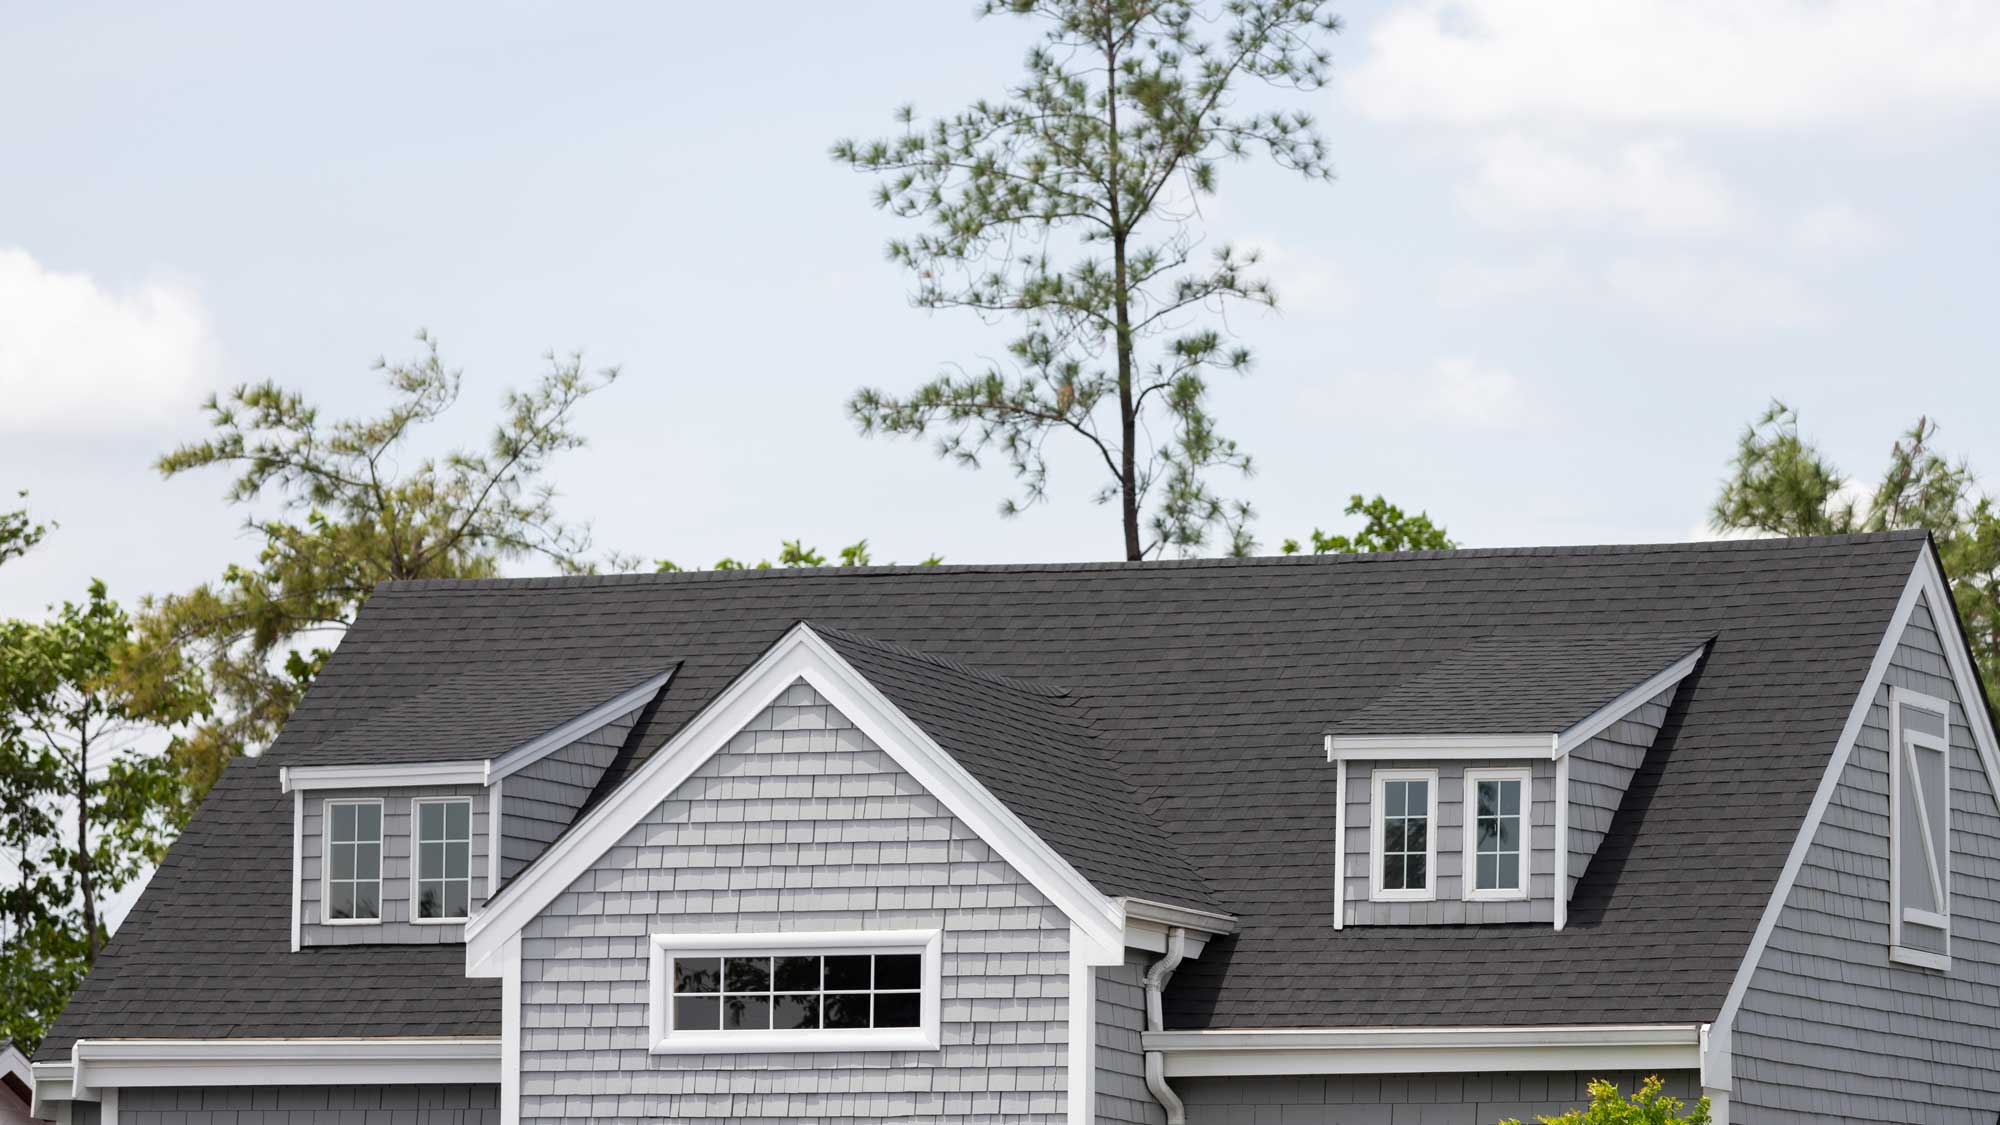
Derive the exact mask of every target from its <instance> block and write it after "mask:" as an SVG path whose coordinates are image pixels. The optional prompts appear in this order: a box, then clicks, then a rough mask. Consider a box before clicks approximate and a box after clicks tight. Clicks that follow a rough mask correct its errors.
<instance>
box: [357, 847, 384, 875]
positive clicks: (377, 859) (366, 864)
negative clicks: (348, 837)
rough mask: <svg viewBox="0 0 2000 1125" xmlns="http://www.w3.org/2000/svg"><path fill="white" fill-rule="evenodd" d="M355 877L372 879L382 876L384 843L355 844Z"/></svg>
mask: <svg viewBox="0 0 2000 1125" xmlns="http://www.w3.org/2000/svg"><path fill="white" fill-rule="evenodd" d="M354 877H355V878H357V879H370V880H373V879H380V878H381V877H382V845H380V844H356V845H354Z"/></svg>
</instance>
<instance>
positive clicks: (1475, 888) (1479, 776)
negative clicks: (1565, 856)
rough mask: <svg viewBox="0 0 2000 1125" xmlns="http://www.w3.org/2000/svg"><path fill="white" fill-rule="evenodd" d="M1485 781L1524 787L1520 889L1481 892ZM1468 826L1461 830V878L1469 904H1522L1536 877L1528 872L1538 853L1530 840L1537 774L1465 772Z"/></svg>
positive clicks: (1511, 770)
mask: <svg viewBox="0 0 2000 1125" xmlns="http://www.w3.org/2000/svg"><path fill="white" fill-rule="evenodd" d="M1482 781H1518V782H1520V783H1521V840H1520V847H1519V849H1518V851H1517V854H1518V855H1519V856H1520V859H1521V863H1520V872H1521V885H1520V886H1519V887H1518V888H1500V889H1493V890H1480V889H1479V866H1478V860H1479V856H1478V848H1479V839H1478V832H1477V831H1476V829H1477V828H1478V818H1479V783H1480V782H1482ZM1464 808H1465V824H1464V826H1463V827H1462V828H1461V829H1460V833H1461V835H1462V836H1463V839H1464V845H1465V846H1464V857H1465V858H1464V864H1465V866H1464V867H1463V869H1462V874H1461V875H1460V886H1461V887H1462V888H1463V897H1464V899H1465V901H1467V902H1518V901H1520V900H1522V899H1524V898H1527V897H1528V881H1529V878H1530V875H1531V874H1532V873H1531V872H1530V871H1529V870H1528V856H1529V855H1530V854H1532V853H1533V851H1534V849H1533V847H1532V846H1531V843H1530V837H1531V836H1533V834H1534V828H1535V775H1534V771H1533V770H1528V769H1520V768H1515V767H1509V768H1506V769H1478V770H1466V771H1465V804H1464Z"/></svg>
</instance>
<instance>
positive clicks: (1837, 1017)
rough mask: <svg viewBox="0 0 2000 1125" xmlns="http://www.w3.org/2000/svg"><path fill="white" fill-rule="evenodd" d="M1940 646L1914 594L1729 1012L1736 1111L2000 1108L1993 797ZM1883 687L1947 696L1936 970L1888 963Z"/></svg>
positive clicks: (1927, 1113)
mask: <svg viewBox="0 0 2000 1125" xmlns="http://www.w3.org/2000/svg"><path fill="white" fill-rule="evenodd" d="M1943 652H1944V649H1943V646H1942V641H1941V639H1940V637H1939V635H1938V633H1937V631H1936V627H1935V624H1934V622H1933V620H1932V618H1931V615H1930V613H1929V611H1928V609H1927V608H1926V607H1924V606H1921V605H1920V606H1919V607H1918V609H1917V611H1916V613H1915V616H1914V617H1913V619H1912V621H1911V623H1910V626H1909V628H1908V629H1907V630H1906V631H1905V633H1904V635H1903V637H1902V639H1901V642H1900V644H1899V646H1898V647H1897V649H1896V651H1895V655H1894V657H1893V662H1892V664H1891V666H1890V668H1889V670H1888V673H1887V677H1886V679H1887V685H1885V686H1884V687H1883V689H1881V690H1880V691H1878V692H1877V694H1876V697H1875V700H1874V703H1873V705H1872V707H1871V709H1870V711H1869V714H1868V718H1867V721H1866V725H1865V726H1864V727H1863V728H1862V730H1861V732H1860V736H1859V737H1858V738H1857V739H1856V741H1855V746H1854V753H1853V756H1852V757H1851V758H1850V759H1849V761H1848V764H1847V766H1846V768H1845V770H1844V771H1843V772H1842V775H1841V778H1840V783H1839V787H1838V788H1837V789H1836V790H1835V791H1834V794H1833V800H1832V802H1831V804H1830V805H1829V806H1828V808H1827V811H1826V817H1825V820H1824V821H1823V822H1822V823H1821V825H1820V827H1819V830H1818V832H1817V834H1816V836H1815V838H1814V840H1813V843H1812V847H1811V850H1810V851H1808V852H1807V854H1806V860H1805V864H1804V866H1803V867H1802V868H1801V870H1800V872H1799V877H1798V881H1797V883H1796V884H1795V885H1794V886H1793V888H1792V891H1791V894H1790V897H1789V898H1788V899H1787V901H1786V903H1785V907H1784V910H1783V912H1782V913H1781V914H1780V915H1779V919H1778V924H1777V927H1776V928H1775V929H1774V931H1773V932H1772V935H1771V941H1770V944H1769V946H1768V947H1767V948H1766V949H1765V951H1764V954H1763V957H1762V959H1761V961H1760V962H1759V964H1758V967H1757V969H1756V972H1755V975H1753V976H1752V977H1751V980H1750V986H1749V990H1748V992H1747V993H1746V994H1745V997H1744V1000H1743V1005H1742V1009H1741V1011H1740V1012H1739V1013H1738V1015H1737V1018H1736V1026H1735V1029H1734V1035H1733V1042H1732V1049H1733V1056H1734V1074H1735V1087H1734V1089H1733V1091H1732V1093H1731V1106H1732V1110H1733V1111H1735V1112H1737V1119H1739V1120H1749V1121H1757V1122H1765V1121H1776V1122H1784V1121H1808V1120H1810V1121H1848V1122H1863V1121H1866V1122H1878V1121H1908V1122H1977V1123H1979V1125H1990V1123H1991V1122H1992V1121H1993V1119H1994V1115H1995V1114H1996V1113H2000V806H1996V804H1995V800H1994V795H1993V793H1992V792H1991V789H1990V786H1989V784H1988V780H1987V777H1986V774H1985V771H1984V769H1983V768H1982V766H1981V764H1980V761H1979V757H1978V754H1977V752H1976V751H1975V749H1974V746H1973V742H1972V735H1971V731H1970V729H1969V728H1968V727H1967V726H1966V716H1965V711H1964V709H1963V703H1964V701H1963V700H1961V699H1959V698H1958V694H1957V692H1956V690H1955V689H1954V686H1953V682H1952V680H1951V678H1950V675H1949V672H1948V669H1947V667H1946V665H1945V661H1944V656H1943ZM1888 685H1894V686H1900V687H1905V688H1909V689H1912V690H1915V691H1920V692H1923V693H1924V694H1927V695H1932V696H1936V697H1938V698H1941V699H1945V700H1949V701H1950V702H1951V704H1952V721H1951V767H1952V769H1951V784H1952V815H1951V852H1952V858H1951V924H1952V928H1951V955H1952V964H1951V969H1950V971H1949V972H1945V973H1939V972H1933V971H1930V970H1925V969H1918V968H1910V967H1905V966H1902V965H1898V964H1894V963H1891V962H1890V961H1889V959H1888V952H1889V909H1890V907H1889V837H1888V833H1889V773H1888V771H1889V764H1890V758H1889V725H1888V724H1889V706H1888V690H1887V687H1888ZM1974 706H1978V704H1977V703H1976V702H1975V703H1974ZM1905 932H1906V933H1908V932H1909V930H1908V928H1907V927H1906V930H1905Z"/></svg>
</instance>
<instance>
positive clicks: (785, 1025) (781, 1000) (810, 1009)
mask: <svg viewBox="0 0 2000 1125" xmlns="http://www.w3.org/2000/svg"><path fill="white" fill-rule="evenodd" d="M785 960H787V961H802V960H806V958H802V957H787V958H785ZM778 973H779V975H780V976H782V975H784V969H783V968H780V969H779V970H778ZM771 1026H772V1027H774V1028H777V1029H778V1030H780V1031H792V1030H795V1029H798V1028H807V1027H809V1028H817V1027H819V997H818V996H816V995H815V996H779V997H778V998H777V1002H776V1006H775V1007H774V1008H773V1009H772V1010H771Z"/></svg>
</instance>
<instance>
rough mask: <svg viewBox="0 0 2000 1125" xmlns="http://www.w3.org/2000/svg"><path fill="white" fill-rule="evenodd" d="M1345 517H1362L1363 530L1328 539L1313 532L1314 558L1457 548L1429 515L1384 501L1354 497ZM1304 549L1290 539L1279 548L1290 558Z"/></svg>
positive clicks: (1320, 533)
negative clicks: (1415, 512) (1316, 556)
mask: <svg viewBox="0 0 2000 1125" xmlns="http://www.w3.org/2000/svg"><path fill="white" fill-rule="evenodd" d="M1344 514H1346V515H1350V516H1361V517H1363V523H1362V525H1361V530H1360V531H1357V532H1355V533H1354V534H1353V535H1352V536H1347V535H1329V534H1327V533H1326V532H1324V531H1321V530H1320V529H1319V528H1316V527H1315V528H1313V532H1312V553H1313V554H1315V555H1366V554H1373V553H1375V552H1377V551H1449V550H1452V549H1453V548H1455V547H1457V546H1458V544H1457V543H1454V542H1452V539H1451V537H1450V536H1449V535H1447V534H1445V530H1444V528H1442V527H1439V526H1438V525H1436V524H1434V523H1432V522H1431V517H1430V513H1428V512H1418V513H1417V514H1416V515H1414V516H1413V515H1409V514H1408V513H1406V512H1404V511H1403V509H1401V508H1398V507H1397V506H1396V505H1394V504H1391V503H1389V501H1388V500H1386V499H1384V498H1383V497H1380V496H1377V497H1375V498H1374V499H1373V500H1363V499H1362V498H1361V494H1360V493H1358V492H1357V493H1355V494H1354V496H1353V498H1352V499H1350V500H1349V501H1348V502H1347V508H1346V509H1345V512H1344ZM1301 549H1302V548H1301V547H1300V546H1299V541H1298V540H1296V539H1287V540H1285V542H1284V544H1283V545H1282V546H1281V547H1280V550H1282V551H1283V552H1284V553H1285V554H1287V555H1296V554H1298V553H1299V551H1300V550H1301Z"/></svg>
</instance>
